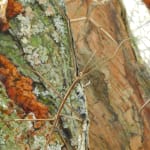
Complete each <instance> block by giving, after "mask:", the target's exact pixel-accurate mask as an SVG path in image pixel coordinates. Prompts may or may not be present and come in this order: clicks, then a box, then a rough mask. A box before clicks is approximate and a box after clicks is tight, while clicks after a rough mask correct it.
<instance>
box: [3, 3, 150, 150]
mask: <svg viewBox="0 0 150 150" xmlns="http://www.w3.org/2000/svg"><path fill="white" fill-rule="evenodd" d="M20 2H21V3H22V4H23V7H24V9H25V13H24V14H21V15H19V16H17V17H16V18H15V19H12V20H11V21H10V27H11V29H10V30H9V31H8V32H6V33H0V54H3V55H5V56H6V57H7V58H9V59H10V60H11V62H12V63H13V64H15V65H16V67H17V69H18V70H19V72H20V73H21V74H22V75H24V76H28V77H30V78H31V79H32V80H33V83H34V84H33V88H34V94H35V95H36V96H37V99H38V100H39V101H40V102H41V103H43V104H45V105H47V106H48V107H49V112H50V114H51V116H54V115H55V114H56V113H57V111H58V108H59V105H60V103H61V102H60V99H62V98H61V97H64V95H65V93H66V92H67V89H68V88H69V87H70V86H71V84H72V82H73V80H74V76H75V75H78V74H79V72H80V71H82V68H85V66H86V71H87V74H86V76H85V77H84V78H83V79H82V85H83V87H84V92H85V94H86V97H87V106H88V112H89V120H90V129H89V141H90V144H89V145H88V120H87V119H88V118H87V112H86V103H85V102H86V101H85V97H84V93H83V91H82V86H81V85H80V84H78V85H77V86H76V88H75V89H74V90H73V91H72V94H71V95H70V97H69V98H68V100H67V105H65V107H64V109H63V111H62V113H63V114H62V115H63V117H61V119H60V121H59V123H58V125H57V128H55V129H56V131H57V132H54V134H53V136H52V137H51V138H52V139H51V140H48V142H47V137H48V136H49V132H50V131H51V127H52V125H53V121H52V122H46V123H45V124H44V125H41V124H40V125H39V124H38V123H39V122H36V121H34V122H28V121H20V122H18V121H15V119H16V118H17V119H20V118H23V119H30V118H32V119H33V118H34V115H33V114H30V115H28V114H27V112H24V110H23V109H22V107H20V106H18V105H16V104H12V102H11V100H10V99H9V98H8V95H7V89H5V87H4V85H3V84H0V92H1V93H0V119H1V122H0V149H2V150H5V149H11V150H17V149H18V150H20V149H21V150H22V149H23V150H24V149H31V150H36V149H41V150H42V149H43V150H46V149H50V150H60V149H69V150H70V149H71V150H76V149H77V150H86V149H88V148H87V147H89V149H90V150H148V149H150V142H149V140H150V138H149V135H150V121H149V112H150V110H149V108H148V106H146V107H145V108H144V110H143V111H142V112H141V113H140V112H139V109H140V108H141V106H142V104H143V103H144V102H145V100H146V99H144V96H147V97H148V96H149V90H150V79H149V76H148V74H147V72H146V69H145V68H144V66H142V65H139V63H138V61H137V57H138V56H137V55H136V54H135V52H134V49H133V48H132V46H131V42H132V40H131V39H129V36H128V32H127V26H126V22H125V20H126V19H125V12H124V9H123V7H122V5H121V4H120V3H119V1H118V0H102V1H98V0H66V1H65V6H66V10H67V15H68V17H69V19H70V23H71V30H72V35H73V42H74V43H72V41H71V40H72V39H71V34H70V30H69V29H70V26H69V20H68V18H67V16H66V15H65V11H64V4H63V3H62V0H57V1H55V0H51V1H48V0H36V1H35V0H31V1H30V0H28V1H25V0H20ZM74 48H75V52H74V51H73V49H74ZM74 55H75V56H74ZM74 58H75V59H77V62H78V63H77V66H76V61H74ZM0 67H1V68H2V65H1V66H0ZM2 70H3V69H2ZM9 76H10V75H9ZM0 80H1V81H3V76H2V75H1V76H0ZM13 82H14V83H16V81H13ZM10 86H11V85H10ZM54 89H55V90H54ZM28 105H30V104H28ZM51 116H50V117H51Z"/></svg>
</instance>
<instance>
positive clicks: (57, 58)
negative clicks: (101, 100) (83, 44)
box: [0, 0, 86, 150]
mask: <svg viewBox="0 0 150 150" xmlns="http://www.w3.org/2000/svg"><path fill="white" fill-rule="evenodd" d="M20 2H21V3H22V4H23V6H24V10H25V13H24V14H20V15H18V16H17V17H15V18H14V19H12V20H11V21H10V26H11V28H10V29H9V31H8V33H6V34H3V33H0V53H1V54H4V55H6V56H7V57H8V58H10V59H11V61H12V62H13V63H14V64H15V65H16V66H17V67H18V69H19V70H20V72H21V73H22V74H24V75H26V76H29V77H30V78H32V79H33V81H34V90H33V91H34V93H35V94H36V95H37V98H38V99H39V100H40V101H41V102H42V103H45V104H46V105H47V106H48V107H49V112H50V113H51V114H52V115H54V114H56V113H57V111H58V107H59V105H60V103H61V99H60V96H61V97H64V95H65V93H66V91H67V89H68V88H69V87H70V85H71V83H72V82H73V78H74V74H75V72H76V70H75V67H74V65H73V61H74V58H73V52H72V51H71V43H70V39H69V38H70V35H69V29H68V24H67V20H66V18H64V14H62V12H63V13H65V12H64V3H63V1H62V0H58V1H52V0H51V1H49V0H34V1H33V0H32V1H31V0H20ZM60 9H62V10H61V11H60ZM49 85H51V86H49ZM53 89H55V90H56V91H57V93H59V96H58V95H57V94H56V92H55V91H54V90H53ZM67 104H68V105H69V106H70V108H72V109H73V110H74V111H76V113H77V114H79V116H84V115H86V107H85V98H84V93H83V91H82V88H81V85H80V84H79V85H77V87H76V88H75V89H74V90H73V92H72V94H71V95H70V97H69V98H68V100H67ZM0 105H1V106H3V107H4V108H5V107H6V106H5V103H4V102H3V101H2V102H1V103H0ZM16 107H17V106H16ZM17 109H18V107H17ZM62 113H63V114H65V115H67V116H72V115H74V113H72V110H71V109H69V108H68V106H64V109H63V112H62ZM2 116H3V117H4V118H3V120H6V119H14V118H18V116H17V113H15V112H14V113H12V114H11V115H10V116H8V115H4V114H2ZM72 118H73V117H72ZM61 119H62V125H61V126H62V128H63V129H62V132H64V133H63V136H64V135H65V136H64V137H65V138H66V136H67V133H66V132H65V131H66V130H68V131H69V132H70V134H71V136H70V139H69V140H68V141H67V142H68V143H69V144H70V145H71V146H72V147H76V146H77V144H78V143H77V142H75V141H77V140H78V137H79V136H81V135H80V134H81V133H80V132H81V130H82V128H81V127H82V126H81V125H82V124H81V122H79V121H78V120H76V119H68V118H65V117H62V118H61ZM0 126H2V128H1V130H0V131H1V132H2V134H1V136H0V138H1V139H0V141H1V143H2V144H3V143H4V145H2V146H1V147H0V149H2V150H5V149H10V147H11V149H12V150H13V149H19V147H23V149H24V148H25V145H27V146H28V147H30V148H31V149H33V150H34V149H44V146H45V143H46V134H47V132H49V130H50V128H51V124H50V123H49V122H48V123H46V125H45V127H44V130H43V129H41V130H40V129H39V132H38V131H37V132H36V131H35V130H34V127H33V123H32V122H25V121H23V122H15V121H13V122H12V124H11V127H10V128H7V126H6V125H5V124H4V123H2V124H0ZM77 129H78V131H77ZM63 130H65V131H63ZM33 131H34V132H35V135H34V136H32V134H31V135H30V134H29V133H30V132H31V133H32V132H33ZM7 135H9V138H8V140H7V141H6V140H4V139H5V136H7ZM57 137H59V135H57ZM72 143H74V144H72ZM11 145H12V146H11ZM62 145H63V144H62V141H61V138H57V141H55V140H54V141H53V144H50V146H49V147H48V149H57V148H58V149H61V147H62Z"/></svg>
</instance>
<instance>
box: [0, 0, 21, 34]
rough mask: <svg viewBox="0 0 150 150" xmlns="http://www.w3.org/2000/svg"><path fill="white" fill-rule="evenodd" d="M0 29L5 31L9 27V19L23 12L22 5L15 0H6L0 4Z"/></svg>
mask: <svg viewBox="0 0 150 150" xmlns="http://www.w3.org/2000/svg"><path fill="white" fill-rule="evenodd" d="M0 9H1V16H0V30H1V31H3V32H4V31H7V30H8V28H9V21H8V20H9V19H11V18H13V17H15V16H16V15H18V14H20V13H21V12H23V7H22V5H21V4H20V3H19V2H16V1H15V0H8V3H7V1H6V3H4V4H1V6H0Z"/></svg>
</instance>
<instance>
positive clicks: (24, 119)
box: [11, 118, 55, 121]
mask: <svg viewBox="0 0 150 150" xmlns="http://www.w3.org/2000/svg"><path fill="white" fill-rule="evenodd" d="M54 120H55V118H52V119H14V120H11V121H54Z"/></svg>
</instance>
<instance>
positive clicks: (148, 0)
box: [143, 0, 150, 8]
mask: <svg viewBox="0 0 150 150" xmlns="http://www.w3.org/2000/svg"><path fill="white" fill-rule="evenodd" d="M143 2H144V3H145V4H146V6H147V7H148V8H150V0H143Z"/></svg>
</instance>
